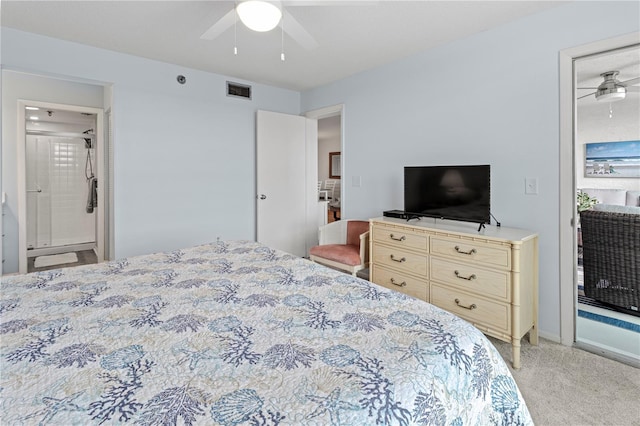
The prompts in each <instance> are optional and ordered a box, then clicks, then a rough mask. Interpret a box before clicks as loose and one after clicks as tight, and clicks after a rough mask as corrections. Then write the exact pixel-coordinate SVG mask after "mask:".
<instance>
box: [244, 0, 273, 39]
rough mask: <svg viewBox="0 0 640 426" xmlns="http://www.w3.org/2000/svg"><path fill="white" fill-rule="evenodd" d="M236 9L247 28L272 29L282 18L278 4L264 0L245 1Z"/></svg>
mask: <svg viewBox="0 0 640 426" xmlns="http://www.w3.org/2000/svg"><path fill="white" fill-rule="evenodd" d="M236 11H237V12H238V17H240V20H241V21H242V23H243V24H245V25H246V26H247V28H249V29H251V30H253V31H258V32H265V31H271V30H272V29H274V28H275V27H276V26H277V25H278V23H279V22H280V19H282V11H281V10H280V8H279V7H278V6H276V5H275V4H273V3H270V2H267V1H262V0H248V1H243V2H242V3H240V4H238V6H236Z"/></svg>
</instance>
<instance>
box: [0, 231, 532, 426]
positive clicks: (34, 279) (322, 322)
mask: <svg viewBox="0 0 640 426" xmlns="http://www.w3.org/2000/svg"><path fill="white" fill-rule="evenodd" d="M0 345H1V356H2V358H1V375H0V376H1V377H0V404H1V405H2V406H1V411H0V418H2V422H3V424H8V425H9V424H11V425H17V424H49V425H86V424H120V423H125V424H136V425H158V424H161V425H172V424H184V425H195V424H207V425H216V424H220V425H375V424H380V425H394V424H395V425H410V424H421V425H422V424H425V425H426V424H434V425H436V424H437V425H445V424H446V425H489V424H501V425H531V424H533V422H532V419H531V417H530V414H529V412H528V409H527V406H526V404H525V402H524V400H523V399H522V396H521V394H520V391H519V390H518V388H517V386H516V383H515V381H514V380H513V378H512V376H511V374H510V372H509V369H508V367H507V366H506V364H505V362H504V361H503V360H502V358H501V356H500V355H499V354H498V352H497V351H496V349H495V348H494V347H493V346H492V344H491V343H490V342H489V341H488V340H487V339H486V338H485V336H484V335H482V334H481V333H480V332H479V331H478V330H477V329H475V328H474V327H472V326H471V325H469V324H468V323H467V322H465V321H463V320H461V319H459V318H458V317H455V316H453V315H451V314H449V313H447V312H445V311H443V310H441V309H439V308H437V307H435V306H432V305H429V304H427V303H425V302H422V301H419V300H415V299H413V298H410V297H407V296H404V295H403V294H401V293H398V292H394V291H392V290H387V289H385V288H382V287H379V286H376V285H375V284H371V283H369V282H367V281H364V280H361V279H360V278H357V277H353V276H350V275H346V274H343V273H340V272H337V271H334V270H331V269H328V268H326V267H324V266H321V265H318V264H314V263H312V262H310V261H308V260H305V259H300V258H297V257H294V256H291V255H288V254H286V253H284V252H281V251H278V250H274V249H271V248H269V247H267V246H264V245H262V244H259V243H256V242H251V241H226V242H217V243H213V244H206V245H201V246H197V247H191V248H187V249H183V250H177V251H171V252H165V253H156V254H151V255H144V256H137V257H131V258H127V259H121V260H117V261H111V262H106V263H103V264H99V265H88V266H81V267H77V268H67V269H56V270H51V271H45V272H39V273H33V274H27V275H22V276H11V277H3V278H2V286H1V300H0Z"/></svg>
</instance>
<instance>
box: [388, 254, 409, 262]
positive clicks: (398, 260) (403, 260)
mask: <svg viewBox="0 0 640 426" xmlns="http://www.w3.org/2000/svg"><path fill="white" fill-rule="evenodd" d="M389 257H391V260H393V261H394V262H398V263H402V262H406V260H407V259H405V258H404V257H401V258H400V259H396V258H395V257H394V256H393V255H391V256H389Z"/></svg>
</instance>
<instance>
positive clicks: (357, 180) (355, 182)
mask: <svg viewBox="0 0 640 426" xmlns="http://www.w3.org/2000/svg"><path fill="white" fill-rule="evenodd" d="M351 186H354V187H356V188H359V187H360V186H362V178H361V177H360V176H352V177H351Z"/></svg>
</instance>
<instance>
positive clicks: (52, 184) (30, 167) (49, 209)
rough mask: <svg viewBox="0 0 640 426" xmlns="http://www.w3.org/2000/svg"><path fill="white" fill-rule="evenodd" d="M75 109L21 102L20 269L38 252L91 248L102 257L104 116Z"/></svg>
mask: <svg viewBox="0 0 640 426" xmlns="http://www.w3.org/2000/svg"><path fill="white" fill-rule="evenodd" d="M36 108H39V109H36ZM70 108H71V107H70ZM76 108H78V109H77V110H71V109H69V110H67V109H60V108H56V107H52V106H51V105H45V106H44V107H43V106H37V103H25V107H24V109H23V112H24V145H23V148H24V151H23V155H24V157H23V158H24V169H23V170H24V175H23V176H24V180H23V181H22V182H23V185H24V190H23V191H21V192H22V194H24V198H23V204H22V205H23V206H24V210H23V212H24V213H23V214H22V215H21V218H20V222H21V223H23V226H20V227H19V228H20V231H21V235H20V238H19V246H20V248H19V250H20V256H19V263H20V272H26V270H25V269H26V263H27V258H28V257H36V256H40V255H49V254H56V253H66V252H72V251H81V250H94V251H95V252H96V256H97V259H98V261H102V260H104V242H103V241H104V240H103V238H104V213H103V212H104V206H101V200H103V199H104V196H103V194H100V197H99V191H98V183H99V182H100V179H99V177H102V176H104V170H103V169H104V167H103V164H101V162H100V161H99V160H101V159H103V158H104V157H103V155H104V147H103V148H100V147H99V145H100V143H101V142H102V139H103V138H101V137H99V129H100V128H101V127H102V122H103V120H102V117H101V114H100V113H98V111H101V110H96V109H95V108H82V107H76ZM23 268H24V269H23Z"/></svg>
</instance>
